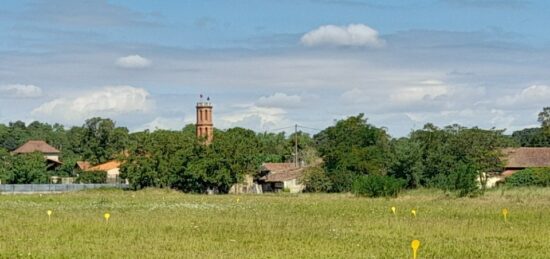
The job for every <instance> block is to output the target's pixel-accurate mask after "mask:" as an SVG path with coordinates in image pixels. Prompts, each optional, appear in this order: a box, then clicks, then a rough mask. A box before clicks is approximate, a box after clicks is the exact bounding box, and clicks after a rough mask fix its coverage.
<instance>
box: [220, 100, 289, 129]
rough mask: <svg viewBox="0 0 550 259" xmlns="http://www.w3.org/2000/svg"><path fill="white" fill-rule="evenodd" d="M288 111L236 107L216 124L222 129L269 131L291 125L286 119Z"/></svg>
mask: <svg viewBox="0 0 550 259" xmlns="http://www.w3.org/2000/svg"><path fill="white" fill-rule="evenodd" d="M286 113H287V112H286V111H285V110H284V109H281V108H275V107H258V106H256V105H245V106H242V107H235V111H234V112H232V113H230V114H224V115H220V121H219V122H216V124H218V125H220V126H221V128H229V127H245V128H250V129H253V130H259V131H262V130H268V129H272V128H274V127H280V126H281V125H283V124H285V125H287V124H288V125H290V124H291V123H289V121H288V120H287V119H286V118H285V115H286Z"/></svg>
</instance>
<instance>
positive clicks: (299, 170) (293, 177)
mask: <svg viewBox="0 0 550 259" xmlns="http://www.w3.org/2000/svg"><path fill="white" fill-rule="evenodd" d="M303 174H304V167H298V166H296V165H295V164H293V163H264V164H263V165H262V167H261V169H260V178H258V180H257V182H258V184H260V185H261V186H262V191H263V192H280V191H283V190H285V189H286V190H289V191H290V192H291V193H299V192H302V191H303V190H304V189H305V186H304V185H303V184H302V183H300V180H301V178H302V176H303Z"/></svg>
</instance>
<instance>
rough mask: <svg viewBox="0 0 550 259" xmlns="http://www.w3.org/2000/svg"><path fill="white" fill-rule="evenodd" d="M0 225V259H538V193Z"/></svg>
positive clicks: (288, 204) (1, 207) (186, 208)
mask: <svg viewBox="0 0 550 259" xmlns="http://www.w3.org/2000/svg"><path fill="white" fill-rule="evenodd" d="M237 199H239V201H238V202H237ZM392 206H395V207H396V208H397V215H396V216H394V215H392V214H391V212H390V207H392ZM505 207H506V208H508V209H509V210H510V215H509V222H508V223H505V222H504V220H503V219H502V215H501V209H502V208H505ZM413 208H414V209H416V210H417V211H418V216H417V217H416V218H413V217H412V216H411V213H410V210H411V209H413ZM48 209H51V210H53V215H52V217H51V221H48V216H47V214H46V211H47V210H48ZM105 212H109V213H110V214H111V218H110V221H109V223H106V222H105V220H104V219H103V213H105ZM0 219H1V221H0V222H1V223H0V257H2V258H4V257H6V258H13V257H28V256H30V257H66V258H82V257H109V258H116V257H128V258H143V257H161V258H177V257H179V258H190V257H201V258H204V257H207V258H214V257H216V258H219V257H222V258H280V257H287V258H411V250H410V242H411V240H413V239H419V240H420V241H421V242H422V245H421V248H420V251H419V258H550V189H519V190H506V191H504V192H502V191H500V190H497V191H491V192H489V193H487V195H485V196H484V197H480V198H473V199H472V198H463V199H457V198H452V197H446V196H445V195H443V194H442V193H440V192H436V191H429V190H420V191H411V192H407V193H405V194H404V195H402V196H401V197H400V198H397V199H383V198H382V199H367V198H356V197H353V196H351V195H344V194H315V195H313V194H303V195H240V196H235V195H223V196H222V195H220V196H204V195H186V194H182V193H179V192H174V191H168V190H145V191H139V192H131V191H118V190H104V191H86V192H79V193H68V194H55V195H42V196H39V195H16V196H12V195H1V196H0Z"/></svg>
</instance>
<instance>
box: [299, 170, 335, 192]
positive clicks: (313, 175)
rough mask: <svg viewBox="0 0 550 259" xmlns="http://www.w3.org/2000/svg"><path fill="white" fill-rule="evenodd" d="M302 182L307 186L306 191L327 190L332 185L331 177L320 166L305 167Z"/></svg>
mask: <svg viewBox="0 0 550 259" xmlns="http://www.w3.org/2000/svg"><path fill="white" fill-rule="evenodd" d="M300 182H301V183H302V184H303V185H305V186H306V189H305V191H306V192H327V191H329V190H330V188H331V187H332V182H331V181H330V178H328V176H327V174H326V172H325V170H324V169H323V168H322V167H319V166H315V167H309V168H307V169H305V172H304V176H303V177H302V179H300Z"/></svg>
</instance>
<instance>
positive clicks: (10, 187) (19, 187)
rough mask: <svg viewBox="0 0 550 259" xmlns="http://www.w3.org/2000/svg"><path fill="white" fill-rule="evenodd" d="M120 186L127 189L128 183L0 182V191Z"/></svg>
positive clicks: (51, 190) (68, 189)
mask: <svg viewBox="0 0 550 259" xmlns="http://www.w3.org/2000/svg"><path fill="white" fill-rule="evenodd" d="M100 188H120V189H128V188H129V185H128V184H118V183H102V184H0V193H2V194H10V193H12V194H15V193H49V192H72V191H81V190H87V189H100Z"/></svg>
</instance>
